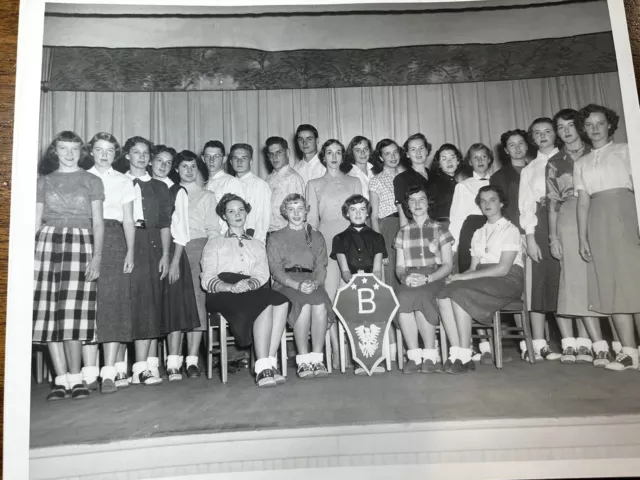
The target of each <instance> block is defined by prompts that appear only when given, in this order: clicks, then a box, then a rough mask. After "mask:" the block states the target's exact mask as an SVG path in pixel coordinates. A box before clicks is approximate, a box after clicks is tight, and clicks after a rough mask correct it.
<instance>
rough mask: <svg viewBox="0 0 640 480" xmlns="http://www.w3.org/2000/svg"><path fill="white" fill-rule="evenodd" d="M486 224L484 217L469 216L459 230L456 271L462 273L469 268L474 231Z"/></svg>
mask: <svg viewBox="0 0 640 480" xmlns="http://www.w3.org/2000/svg"><path fill="white" fill-rule="evenodd" d="M485 223H487V217H485V216H484V215H469V216H468V217H467V218H466V219H465V221H464V223H463V224H462V228H461V229H460V243H459V244H458V271H459V272H460V273H464V272H466V271H467V270H469V267H471V239H472V238H473V234H474V233H476V230H478V229H479V228H482V226H483V225H484V224H485Z"/></svg>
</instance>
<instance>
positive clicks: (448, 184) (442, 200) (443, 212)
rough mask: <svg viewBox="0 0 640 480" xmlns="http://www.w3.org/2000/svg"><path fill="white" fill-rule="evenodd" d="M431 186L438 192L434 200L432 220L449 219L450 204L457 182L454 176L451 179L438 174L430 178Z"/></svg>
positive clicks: (448, 176)
mask: <svg viewBox="0 0 640 480" xmlns="http://www.w3.org/2000/svg"><path fill="white" fill-rule="evenodd" d="M432 184H433V185H434V186H435V188H436V190H437V192H438V196H437V197H436V198H435V201H436V205H435V215H434V220H437V219H439V218H449V212H450V210H451V203H452V202H453V192H454V191H455V190H456V185H457V184H458V181H457V180H456V177H455V175H454V176H453V177H452V176H451V175H447V174H446V173H439V174H437V175H434V176H433V177H432Z"/></svg>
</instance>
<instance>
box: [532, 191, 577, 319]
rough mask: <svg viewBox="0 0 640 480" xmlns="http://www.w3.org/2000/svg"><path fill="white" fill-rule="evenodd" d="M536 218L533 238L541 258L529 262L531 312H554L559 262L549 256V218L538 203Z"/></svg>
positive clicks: (558, 278) (544, 207)
mask: <svg viewBox="0 0 640 480" xmlns="http://www.w3.org/2000/svg"><path fill="white" fill-rule="evenodd" d="M536 217H538V224H537V225H536V230H535V234H534V237H535V239H536V243H537V244H538V247H539V248H540V255H541V257H542V258H541V259H540V261H539V262H534V261H532V262H531V311H532V312H541V313H544V312H555V311H556V310H557V308H558V287H559V283H560V262H559V261H558V260H556V259H555V258H553V257H552V256H551V250H549V218H548V214H547V207H546V206H545V205H543V204H541V203H538V207H537V210H536ZM576 221H577V220H576Z"/></svg>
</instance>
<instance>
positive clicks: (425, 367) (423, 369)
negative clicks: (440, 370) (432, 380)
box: [420, 360, 436, 373]
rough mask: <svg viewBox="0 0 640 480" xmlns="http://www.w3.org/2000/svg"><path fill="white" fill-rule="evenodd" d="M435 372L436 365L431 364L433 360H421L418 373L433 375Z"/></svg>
mask: <svg viewBox="0 0 640 480" xmlns="http://www.w3.org/2000/svg"><path fill="white" fill-rule="evenodd" d="M435 372H436V364H435V363H433V360H423V361H422V365H420V373H435Z"/></svg>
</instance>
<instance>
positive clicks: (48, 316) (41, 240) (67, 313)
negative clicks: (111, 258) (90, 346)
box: [33, 225, 97, 343]
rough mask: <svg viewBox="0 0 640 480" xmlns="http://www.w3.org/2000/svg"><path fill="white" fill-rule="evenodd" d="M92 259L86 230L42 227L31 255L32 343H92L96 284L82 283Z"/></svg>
mask: <svg viewBox="0 0 640 480" xmlns="http://www.w3.org/2000/svg"><path fill="white" fill-rule="evenodd" d="M92 255H93V233H92V230H91V229H88V228H66V227H65V228H63V227H52V226H46V225H45V226H43V227H41V228H40V229H39V230H38V232H37V234H36V248H35V255H34V261H35V265H34V267H35V268H34V281H35V286H34V296H33V341H34V342H38V343H44V342H62V341H64V340H81V341H88V342H93V341H95V337H96V334H95V329H96V300H97V283H96V282H87V281H86V280H85V269H86V268H87V264H88V263H89V261H90V260H91V257H92Z"/></svg>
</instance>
